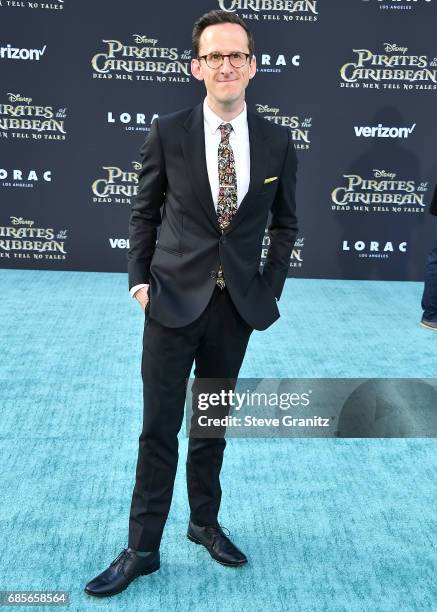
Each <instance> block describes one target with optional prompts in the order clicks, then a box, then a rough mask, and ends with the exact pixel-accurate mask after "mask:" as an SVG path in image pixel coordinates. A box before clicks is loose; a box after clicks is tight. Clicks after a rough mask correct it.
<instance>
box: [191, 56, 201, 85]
mask: <svg viewBox="0 0 437 612" xmlns="http://www.w3.org/2000/svg"><path fill="white" fill-rule="evenodd" d="M191 74H192V75H193V77H194V78H196V79H197V80H198V81H203V76H202V70H201V68H200V64H199V62H198V60H196V59H194V58H193V59H192V60H191Z"/></svg>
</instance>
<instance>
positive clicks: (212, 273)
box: [209, 270, 217, 278]
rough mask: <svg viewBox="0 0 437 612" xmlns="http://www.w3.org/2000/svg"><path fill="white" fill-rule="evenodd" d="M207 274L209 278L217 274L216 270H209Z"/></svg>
mask: <svg viewBox="0 0 437 612" xmlns="http://www.w3.org/2000/svg"><path fill="white" fill-rule="evenodd" d="M209 275H210V277H211V278H215V277H216V276H217V272H216V271H215V270H211V272H210V273H209Z"/></svg>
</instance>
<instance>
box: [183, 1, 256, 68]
mask: <svg viewBox="0 0 437 612" xmlns="http://www.w3.org/2000/svg"><path fill="white" fill-rule="evenodd" d="M217 23H237V24H238V25H240V26H241V27H242V28H243V29H244V30H245V31H246V34H247V45H248V48H249V53H250V55H251V56H253V54H254V53H255V41H254V38H253V34H252V32H251V31H250V30H249V28H248V27H247V25H246V23H245V22H244V21H243V20H242V19H241V18H240V17H238V15H235V13H229V12H228V11H220V10H214V11H209V12H208V13H205V14H204V15H202V16H201V17H199V19H197V21H196V22H195V24H194V27H193V34H192V44H193V49H194V57H196V58H197V57H198V56H199V41H200V36H201V34H202V32H203V30H204V29H205V28H207V27H208V26H210V25H216V24H217Z"/></svg>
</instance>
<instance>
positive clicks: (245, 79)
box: [191, 23, 256, 105]
mask: <svg viewBox="0 0 437 612" xmlns="http://www.w3.org/2000/svg"><path fill="white" fill-rule="evenodd" d="M247 43H248V41H247V34H246V31H245V30H244V29H243V28H242V27H241V26H240V25H238V24H237V23H219V24H216V25H211V26H208V27H207V28H205V29H204V30H203V32H202V34H201V36H200V40H199V55H207V54H208V53H212V52H214V51H215V52H219V53H223V54H226V53H232V52H234V51H242V52H243V53H249V47H248V44H247ZM191 72H192V74H193V76H195V77H196V79H199V81H202V80H203V81H205V87H206V90H207V92H208V95H209V96H211V97H212V98H213V99H215V100H216V101H217V102H218V103H220V104H223V105H226V104H231V103H232V102H235V101H238V100H244V91H245V89H246V87H247V85H248V83H249V79H251V78H253V77H254V76H255V73H256V59H255V58H254V57H252V59H251V60H250V63H249V61H247V62H246V64H245V65H244V66H243V67H242V68H234V67H233V66H232V64H231V63H230V62H229V57H225V58H224V59H223V64H222V65H221V66H220V68H215V69H214V68H209V66H208V65H207V64H206V61H205V59H201V60H196V59H193V60H191Z"/></svg>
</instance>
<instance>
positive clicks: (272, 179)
mask: <svg viewBox="0 0 437 612" xmlns="http://www.w3.org/2000/svg"><path fill="white" fill-rule="evenodd" d="M277 178H279V177H278V176H269V178H266V179H264V184H265V183H271V182H272V181H276V179H277Z"/></svg>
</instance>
